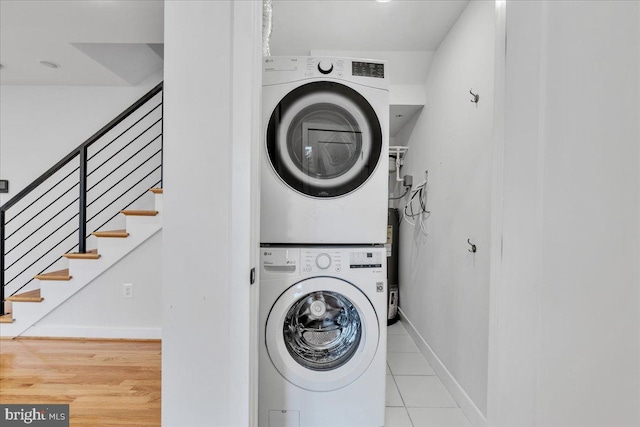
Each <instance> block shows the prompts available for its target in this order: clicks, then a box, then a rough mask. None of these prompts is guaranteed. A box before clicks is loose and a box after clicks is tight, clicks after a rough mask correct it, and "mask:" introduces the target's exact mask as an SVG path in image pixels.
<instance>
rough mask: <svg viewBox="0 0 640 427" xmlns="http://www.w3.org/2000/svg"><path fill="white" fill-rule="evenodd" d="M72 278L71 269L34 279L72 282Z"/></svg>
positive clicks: (45, 274)
mask: <svg viewBox="0 0 640 427" xmlns="http://www.w3.org/2000/svg"><path fill="white" fill-rule="evenodd" d="M71 278H72V276H70V275H69V269H68V268H65V269H64V270H58V271H51V272H49V273H43V274H38V275H37V276H35V277H34V279H38V280H71Z"/></svg>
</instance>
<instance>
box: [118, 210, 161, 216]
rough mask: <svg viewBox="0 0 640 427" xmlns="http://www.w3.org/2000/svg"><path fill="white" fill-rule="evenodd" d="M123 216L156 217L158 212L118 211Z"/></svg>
mask: <svg viewBox="0 0 640 427" xmlns="http://www.w3.org/2000/svg"><path fill="white" fill-rule="evenodd" d="M120 213H121V214H123V215H130V216H156V215H158V211H145V210H128V211H120Z"/></svg>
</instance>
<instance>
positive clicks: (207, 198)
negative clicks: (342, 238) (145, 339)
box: [162, 1, 262, 427]
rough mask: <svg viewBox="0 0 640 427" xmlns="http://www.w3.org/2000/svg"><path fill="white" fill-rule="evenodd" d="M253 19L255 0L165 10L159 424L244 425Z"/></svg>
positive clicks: (256, 67) (256, 29)
mask: <svg viewBox="0 0 640 427" xmlns="http://www.w3.org/2000/svg"><path fill="white" fill-rule="evenodd" d="M261 19H262V4H261V2H259V1H251V2H248V1H205V2H187V1H167V2H166V4H165V121H164V135H165V140H164V144H165V145H164V147H165V157H164V158H165V186H164V188H165V193H164V213H163V215H164V218H163V221H164V222H163V247H164V251H163V259H164V267H163V290H164V294H163V303H162V305H163V313H162V317H163V327H162V335H163V350H162V365H163V376H162V390H163V395H162V424H163V426H168V427H171V426H178V427H182V426H192V427H197V426H245V425H249V420H250V418H251V412H252V409H251V406H250V405H251V399H252V397H251V393H250V382H251V381H252V377H251V375H252V372H251V366H252V365H253V364H254V363H255V360H252V359H251V356H250V355H251V351H252V347H254V345H255V344H253V345H252V339H255V335H252V328H251V325H252V323H251V319H252V313H251V311H250V307H251V295H250V289H251V288H250V285H249V270H250V267H251V266H252V263H251V255H252V251H255V250H257V248H258V245H257V241H256V239H255V236H256V235H257V234H256V233H255V232H253V233H252V231H251V230H252V226H253V225H254V224H255V221H254V218H253V217H252V215H253V213H252V200H255V199H256V196H258V195H256V194H252V192H251V188H252V182H253V181H252V176H253V177H255V173H254V175H252V171H251V166H252V162H253V161H254V160H255V159H252V156H254V155H255V154H257V153H258V152H259V151H258V150H257V149H256V146H255V144H256V143H258V142H259V141H258V138H257V134H256V133H255V132H254V133H252V130H256V129H259V124H258V123H259V105H260V104H259V100H260V89H261V84H260V80H259V75H260V70H261V66H260V64H261V62H260V61H261V53H260V52H261V51H260V49H261V45H262V44H261V33H260V31H261V28H262V27H261ZM256 73H257V74H256ZM256 76H258V78H257V79H256ZM253 164H255V163H253ZM253 188H255V186H254V187H253ZM257 199H258V200H259V196H258V197H257ZM252 239H253V240H252ZM254 314H255V313H254ZM253 318H254V319H255V317H253ZM253 332H254V333H255V328H254V331H253Z"/></svg>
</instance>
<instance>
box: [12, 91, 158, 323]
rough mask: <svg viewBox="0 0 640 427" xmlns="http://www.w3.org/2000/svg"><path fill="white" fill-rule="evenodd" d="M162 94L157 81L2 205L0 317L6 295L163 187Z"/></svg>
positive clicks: (82, 250)
mask: <svg viewBox="0 0 640 427" xmlns="http://www.w3.org/2000/svg"><path fill="white" fill-rule="evenodd" d="M162 89H163V83H162V82H161V83H159V84H158V85H157V86H156V87H154V88H153V89H152V90H150V91H149V92H148V93H146V94H145V95H144V96H143V97H142V98H140V99H139V100H138V101H136V102H135V103H133V104H132V105H131V106H130V107H129V108H127V109H126V110H125V111H123V112H122V113H121V114H119V115H118V116H117V117H116V118H114V119H113V120H111V121H110V122H109V123H107V124H106V125H105V126H104V127H103V128H102V129H100V130H99V131H98V132H96V133H95V134H94V135H92V136H91V137H89V138H88V139H87V140H86V141H85V142H83V143H82V144H81V145H80V146H78V147H77V148H76V149H75V150H73V151H72V152H71V153H69V154H67V155H66V156H65V157H64V158H62V159H61V160H60V161H59V162H57V163H56V164H55V165H53V166H52V167H51V168H50V169H49V170H47V171H46V172H45V173H43V174H42V175H41V176H40V177H38V178H37V179H36V180H35V181H33V182H32V183H31V184H29V185H28V186H27V187H25V188H24V189H23V190H21V191H20V192H19V193H18V194H16V195H15V196H14V197H12V198H11V199H10V200H9V201H7V202H6V203H5V204H3V205H2V206H0V284H1V285H2V286H0V301H1V302H2V303H1V304H0V315H4V314H5V304H4V302H5V300H6V298H7V297H10V296H12V295H15V294H16V293H18V292H20V291H21V290H23V289H24V288H25V287H28V286H29V284H30V283H31V282H32V280H33V278H34V276H36V275H38V274H42V273H44V272H46V271H47V270H48V269H50V268H51V267H52V266H55V265H56V264H59V263H60V260H61V259H62V255H63V254H64V253H68V252H72V251H74V250H75V249H77V252H80V253H85V252H87V239H88V238H89V237H90V236H91V232H93V231H97V230H99V229H101V228H102V227H104V226H105V225H108V224H109V225H111V224H113V223H114V222H117V219H116V217H117V216H118V214H119V212H120V210H123V209H126V208H128V207H130V206H131V205H133V204H134V203H136V202H138V203H140V202H139V200H140V199H141V198H142V197H143V196H144V195H145V194H148V190H149V189H150V188H152V187H158V186H160V187H161V186H162V149H163V144H162V122H163V101H162V98H163V91H162ZM74 220H75V221H74ZM87 230H91V231H89V232H88V231H87ZM74 235H75V236H76V237H73V236H74Z"/></svg>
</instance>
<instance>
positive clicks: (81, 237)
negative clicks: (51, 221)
mask: <svg viewBox="0 0 640 427" xmlns="http://www.w3.org/2000/svg"><path fill="white" fill-rule="evenodd" d="M78 212H79V215H78V221H79V225H78V229H79V231H78V233H79V234H78V252H80V253H81V254H84V253H86V252H87V146H86V145H85V146H84V147H81V148H80V206H79V211H78Z"/></svg>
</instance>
